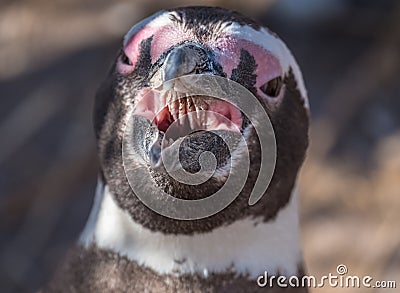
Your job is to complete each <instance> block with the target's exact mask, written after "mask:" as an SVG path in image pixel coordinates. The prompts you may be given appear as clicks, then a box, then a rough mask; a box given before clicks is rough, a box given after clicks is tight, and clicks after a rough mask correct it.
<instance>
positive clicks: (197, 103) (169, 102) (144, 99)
mask: <svg viewBox="0 0 400 293" xmlns="http://www.w3.org/2000/svg"><path fill="white" fill-rule="evenodd" d="M137 100H138V101H137V104H136V106H135V112H134V114H136V115H140V116H143V117H146V118H147V119H149V120H150V121H152V122H153V123H154V124H155V125H157V128H158V130H159V131H162V132H166V131H167V130H168V128H169V127H170V126H171V125H172V124H174V122H176V123H177V125H178V126H187V127H190V129H192V130H199V129H202V130H228V131H234V132H238V131H240V129H241V126H242V115H241V112H240V111H239V109H237V108H236V107H235V106H234V105H233V104H231V103H229V102H227V101H224V100H221V99H217V98H213V97H207V96H187V95H185V94H182V93H179V92H175V91H173V90H169V91H163V92H160V93H157V92H154V91H151V90H150V91H146V92H144V94H143V95H142V96H140V95H139V97H138V98H137Z"/></svg>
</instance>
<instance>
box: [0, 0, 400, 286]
mask: <svg viewBox="0 0 400 293" xmlns="http://www.w3.org/2000/svg"><path fill="white" fill-rule="evenodd" d="M189 4H203V5H218V6H224V7H228V8H232V9H235V10H238V11H240V12H242V13H244V14H247V15H249V16H251V17H253V18H256V19H257V20H259V21H260V22H261V23H263V24H265V25H267V26H268V27H270V28H271V29H272V30H273V31H275V32H277V33H278V34H279V35H280V36H281V37H282V38H283V39H284V40H285V42H286V43H287V44H288V46H289V48H291V50H292V52H293V53H294V55H295V56H296V57H297V60H298V62H299V64H300V67H301V68H302V70H303V74H304V77H305V81H306V85H307V87H308V91H309V99H310V104H311V109H312V117H313V119H312V130H311V131H312V132H311V137H312V145H311V148H310V150H309V154H308V158H307V161H306V163H305V165H304V167H303V170H302V173H301V175H300V180H299V187H300V191H301V217H302V218H301V220H302V238H303V246H304V256H305V261H306V266H307V272H308V274H314V275H316V276H322V275H326V274H328V273H329V272H331V273H335V272H336V266H337V265H339V264H342V263H343V264H345V265H346V266H347V267H348V270H349V274H352V275H360V276H363V275H370V276H372V277H374V279H382V280H397V286H398V287H399V286H400V232H399V231H400V229H399V223H400V78H399V76H400V2H399V1H395V0H393V1H386V0H383V1H373V0H246V1H239V0H236V1H232V0H231V1H228V0H226V1H224V0H209V1H201V2H200V1H197V2H195V1H177V0H173V1H168V4H166V1H161V0H160V1H145V0H139V1H135V2H133V1H104V0H96V1H94V0H93V1H89V0H79V1H78V0H57V1H50V0H24V1H19V0H2V1H1V2H0V101H1V102H0V291H1V292H33V291H35V290H37V289H38V288H40V286H42V285H43V283H44V282H46V280H48V279H49V277H51V275H52V273H53V271H54V269H55V267H56V266H57V264H58V262H59V261H60V260H61V259H62V257H63V256H64V254H65V252H66V250H67V248H68V247H70V246H71V245H72V244H73V242H74V241H75V240H76V238H77V237H78V235H79V233H80V231H81V230H82V228H83V225H84V223H85V221H86V218H87V216H88V214H89V210H90V207H91V203H92V199H93V194H94V187H95V184H96V173H97V159H96V152H95V142H94V138H93V136H94V135H93V131H92V123H91V115H92V104H93V98H94V93H95V90H96V89H97V87H98V85H99V84H100V82H101V81H102V80H103V78H104V77H105V75H106V73H107V70H108V68H109V66H110V65H111V63H112V61H113V60H114V57H115V56H116V52H117V50H118V49H119V46H120V44H121V40H122V37H123V35H124V34H125V33H126V32H127V31H128V30H129V28H130V27H131V26H132V25H133V24H134V23H136V22H137V21H139V20H140V19H142V18H144V17H146V16H148V15H150V14H152V13H153V12H155V11H157V10H160V9H163V8H169V7H174V6H183V5H189ZM396 290H398V289H388V290H386V291H385V290H382V292H398V291H396ZM339 291H346V292H352V291H357V292H361V291H363V289H359V290H355V289H346V290H344V289H332V288H322V289H318V290H317V289H314V290H313V292H339ZM368 292H381V291H378V290H375V289H370V290H369V291H368Z"/></svg>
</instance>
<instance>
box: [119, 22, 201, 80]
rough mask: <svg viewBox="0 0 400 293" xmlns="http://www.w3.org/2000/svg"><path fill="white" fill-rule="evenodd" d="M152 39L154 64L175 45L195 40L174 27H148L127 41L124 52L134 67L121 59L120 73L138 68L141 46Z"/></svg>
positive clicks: (151, 53) (152, 60)
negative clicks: (143, 42)
mask: <svg viewBox="0 0 400 293" xmlns="http://www.w3.org/2000/svg"><path fill="white" fill-rule="evenodd" d="M150 37H153V40H152V43H151V50H150V56H151V62H152V63H154V62H155V61H157V59H158V58H160V56H161V54H162V53H164V52H165V51H166V50H168V49H169V48H171V47H173V46H174V45H176V44H179V43H182V42H184V41H187V40H189V41H190V40H194V39H195V38H194V36H193V35H191V34H190V33H187V32H183V31H182V30H180V29H178V28H176V27H175V26H173V25H165V26H161V27H152V26H150V25H147V26H145V27H144V28H142V29H141V30H140V31H139V32H138V33H137V34H135V35H134V36H132V37H131V38H130V39H129V40H128V41H127V43H126V45H125V47H124V52H125V54H126V56H127V57H128V58H129V60H130V61H131V63H132V65H126V64H124V63H122V62H121V60H120V59H119V60H118V64H117V70H118V72H120V73H122V74H127V73H130V72H132V71H133V69H134V68H135V66H136V63H137V59H138V58H139V54H140V44H141V42H142V41H144V40H146V39H148V38H150Z"/></svg>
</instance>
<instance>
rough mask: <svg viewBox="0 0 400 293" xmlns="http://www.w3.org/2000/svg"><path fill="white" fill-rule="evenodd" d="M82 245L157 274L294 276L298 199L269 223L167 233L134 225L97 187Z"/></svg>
mask: <svg viewBox="0 0 400 293" xmlns="http://www.w3.org/2000/svg"><path fill="white" fill-rule="evenodd" d="M80 243H81V244H83V245H86V246H88V245H90V244H95V245H97V246H98V247H100V248H104V249H111V250H113V251H115V252H118V253H119V254H120V255H124V256H126V257H128V258H129V259H131V260H133V261H136V262H137V263H139V264H140V265H144V266H147V267H150V268H152V269H153V270H155V271H156V272H158V273H160V274H168V273H171V274H177V273H178V274H179V273H194V272H197V273H200V274H203V275H204V276H207V275H208V273H210V272H223V271H227V270H233V271H235V272H237V273H244V274H249V276H250V277H252V278H256V277H257V276H258V275H259V274H262V273H263V272H264V271H268V273H271V274H272V273H275V272H277V271H278V270H279V272H280V273H281V274H286V275H292V274H296V273H297V269H298V264H299V263H300V262H301V251H300V245H299V230H298V211H297V195H296V192H295V193H294V194H293V195H292V197H291V200H290V202H289V203H288V205H287V206H286V207H285V208H283V209H281V210H280V211H279V213H278V215H277V217H276V218H275V219H274V220H272V221H270V222H267V223H265V222H262V220H261V219H243V220H238V221H236V222H234V223H232V224H230V225H227V226H223V227H219V228H217V229H214V230H212V231H211V232H208V233H199V234H194V235H190V236H188V235H170V234H163V233H160V232H152V231H150V230H148V229H146V228H144V227H143V226H141V225H139V224H137V223H135V222H134V221H133V220H132V219H131V217H130V216H129V214H128V213H127V212H125V211H123V210H122V209H120V208H119V207H118V206H117V204H116V202H115V201H114V198H113V195H112V194H111V193H110V192H109V189H108V186H105V187H104V188H103V187H102V186H101V183H99V186H98V188H97V194H96V198H95V203H94V207H93V210H92V213H91V215H90V217H89V221H88V223H87V225H86V227H85V230H84V231H83V233H82V235H81V238H80Z"/></svg>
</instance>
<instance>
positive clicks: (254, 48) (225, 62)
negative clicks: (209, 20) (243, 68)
mask: <svg viewBox="0 0 400 293" xmlns="http://www.w3.org/2000/svg"><path fill="white" fill-rule="evenodd" d="M213 47H214V48H215V52H216V58H217V61H218V62H219V63H220V64H221V66H222V68H224V71H225V72H226V73H227V75H228V77H229V76H231V74H232V70H233V69H235V68H236V67H237V66H238V65H239V63H240V52H241V50H242V49H244V50H246V51H247V52H249V53H250V54H251V55H252V56H253V57H254V59H255V62H256V64H257V68H256V74H257V81H256V88H257V90H258V93H259V94H260V95H261V96H265V94H264V93H262V92H261V91H260V90H259V88H260V87H261V86H262V85H263V84H265V83H266V82H268V81H270V80H272V79H274V78H276V77H278V76H282V73H283V72H282V67H281V65H280V62H279V60H278V59H277V58H276V57H275V56H274V55H273V54H272V53H271V52H269V51H267V50H266V49H264V48H263V47H261V46H259V45H257V44H254V43H252V42H250V41H247V40H244V39H238V38H234V37H232V36H229V35H225V36H222V37H221V38H219V39H218V40H217V41H216V42H215V43H214V44H213Z"/></svg>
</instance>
